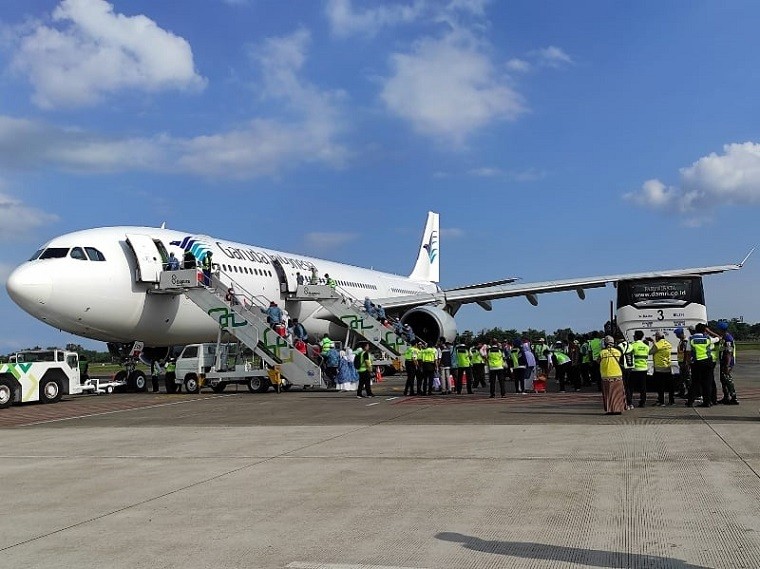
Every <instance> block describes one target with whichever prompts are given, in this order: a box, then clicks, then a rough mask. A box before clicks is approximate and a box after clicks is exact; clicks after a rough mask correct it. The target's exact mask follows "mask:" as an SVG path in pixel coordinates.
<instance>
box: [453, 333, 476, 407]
mask: <svg viewBox="0 0 760 569" xmlns="http://www.w3.org/2000/svg"><path fill="white" fill-rule="evenodd" d="M455 354H456V360H457V374H456V377H455V378H454V389H456V392H457V395H461V394H462V382H463V380H464V375H465V374H467V393H469V394H470V395H472V360H471V359H470V350H468V349H467V346H465V345H464V344H459V345H458V346H457V347H456V350H455Z"/></svg>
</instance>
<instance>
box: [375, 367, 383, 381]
mask: <svg viewBox="0 0 760 569" xmlns="http://www.w3.org/2000/svg"><path fill="white" fill-rule="evenodd" d="M382 381H383V374H382V373H381V372H380V368H377V369H376V370H375V383H382Z"/></svg>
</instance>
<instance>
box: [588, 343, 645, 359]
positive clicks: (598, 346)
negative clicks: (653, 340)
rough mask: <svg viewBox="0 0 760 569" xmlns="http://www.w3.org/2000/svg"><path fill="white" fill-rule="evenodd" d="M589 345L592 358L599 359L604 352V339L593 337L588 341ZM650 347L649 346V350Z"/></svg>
mask: <svg viewBox="0 0 760 569" xmlns="http://www.w3.org/2000/svg"><path fill="white" fill-rule="evenodd" d="M588 347H589V348H590V349H591V359H593V360H598V359H599V354H600V353H602V339H601V338H591V339H590V340H589V341H588ZM648 349H649V348H647V350H648Z"/></svg>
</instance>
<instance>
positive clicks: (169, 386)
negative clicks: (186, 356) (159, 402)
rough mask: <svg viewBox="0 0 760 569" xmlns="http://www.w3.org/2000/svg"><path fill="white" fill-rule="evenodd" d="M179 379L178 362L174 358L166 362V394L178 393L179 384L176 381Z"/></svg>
mask: <svg viewBox="0 0 760 569" xmlns="http://www.w3.org/2000/svg"><path fill="white" fill-rule="evenodd" d="M176 378H177V362H176V361H175V360H174V358H169V361H168V362H166V374H165V375H164V383H165V384H166V392H167V393H174V392H175V391H177V384H176V383H175V382H174V380H175V379H176Z"/></svg>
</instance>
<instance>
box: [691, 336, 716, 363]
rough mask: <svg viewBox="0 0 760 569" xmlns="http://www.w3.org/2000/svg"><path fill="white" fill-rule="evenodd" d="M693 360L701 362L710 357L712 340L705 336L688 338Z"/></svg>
mask: <svg viewBox="0 0 760 569" xmlns="http://www.w3.org/2000/svg"><path fill="white" fill-rule="evenodd" d="M689 345H690V346H691V353H692V357H693V358H694V361H696V362H701V361H705V360H709V359H710V358H711V357H712V351H713V350H712V341H710V338H708V337H706V336H698V335H695V336H692V337H691V339H690V340H689Z"/></svg>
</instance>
